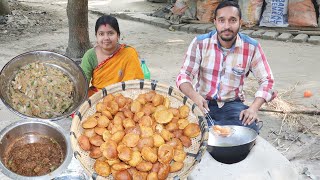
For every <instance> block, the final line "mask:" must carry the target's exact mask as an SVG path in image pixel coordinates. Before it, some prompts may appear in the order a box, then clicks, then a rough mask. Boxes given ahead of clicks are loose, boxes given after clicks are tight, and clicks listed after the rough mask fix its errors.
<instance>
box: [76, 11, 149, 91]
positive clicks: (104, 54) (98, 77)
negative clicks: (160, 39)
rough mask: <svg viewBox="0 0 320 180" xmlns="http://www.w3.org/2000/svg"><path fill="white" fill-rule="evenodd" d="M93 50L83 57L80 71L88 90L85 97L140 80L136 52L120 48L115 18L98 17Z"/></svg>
mask: <svg viewBox="0 0 320 180" xmlns="http://www.w3.org/2000/svg"><path fill="white" fill-rule="evenodd" d="M95 35H96V38H97V43H96V46H95V47H94V48H92V49H89V50H88V51H87V52H86V53H85V54H84V56H83V58H82V62H81V65H80V66H81V68H82V70H83V71H84V73H85V75H86V77H87V80H88V82H91V86H90V88H89V91H88V96H89V97H90V96H91V95H92V94H94V93H95V92H97V91H98V90H100V89H102V88H104V87H105V86H108V85H110V84H114V83H117V82H122V81H127V80H131V79H143V72H142V70H141V67H140V61H139V58H138V53H137V51H136V50H135V49H134V48H133V47H130V46H127V45H125V44H120V43H119V39H120V30H119V25H118V21H117V19H116V18H114V17H112V16H109V15H104V16H101V17H100V18H99V19H98V20H97V22H96V26H95Z"/></svg>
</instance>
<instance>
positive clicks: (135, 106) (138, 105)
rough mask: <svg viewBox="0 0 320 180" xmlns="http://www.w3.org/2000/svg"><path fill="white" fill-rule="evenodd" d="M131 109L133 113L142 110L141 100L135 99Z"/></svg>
mask: <svg viewBox="0 0 320 180" xmlns="http://www.w3.org/2000/svg"><path fill="white" fill-rule="evenodd" d="M130 110H131V112H133V113H137V112H140V111H141V110H142V104H141V103H140V102H139V101H136V100H135V101H133V102H132V103H131V107H130Z"/></svg>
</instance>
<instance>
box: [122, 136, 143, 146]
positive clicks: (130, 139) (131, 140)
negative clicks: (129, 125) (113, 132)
mask: <svg viewBox="0 0 320 180" xmlns="http://www.w3.org/2000/svg"><path fill="white" fill-rule="evenodd" d="M139 139H140V137H139V135H138V134H134V133H129V134H126V135H125V136H124V137H123V139H122V142H123V143H124V144H125V145H126V146H128V147H136V146H137V145H138V142H139Z"/></svg>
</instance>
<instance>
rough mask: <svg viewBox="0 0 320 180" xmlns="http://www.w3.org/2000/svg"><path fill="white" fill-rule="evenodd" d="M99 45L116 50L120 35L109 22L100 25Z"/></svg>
mask: <svg viewBox="0 0 320 180" xmlns="http://www.w3.org/2000/svg"><path fill="white" fill-rule="evenodd" d="M96 37H97V43H98V45H99V46H100V47H101V48H102V49H104V50H107V51H114V50H115V48H116V47H117V44H118V39H119V35H118V33H117V31H116V30H114V29H113V28H112V27H111V26H110V25H109V24H106V25H100V27H99V28H98V31H97V35H96Z"/></svg>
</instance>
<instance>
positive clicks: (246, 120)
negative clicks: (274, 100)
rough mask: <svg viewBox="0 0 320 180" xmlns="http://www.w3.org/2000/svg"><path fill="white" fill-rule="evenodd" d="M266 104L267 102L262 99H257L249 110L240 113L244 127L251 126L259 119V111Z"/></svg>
mask: <svg viewBox="0 0 320 180" xmlns="http://www.w3.org/2000/svg"><path fill="white" fill-rule="evenodd" d="M263 103H265V100H264V99H263V98H261V97H256V98H255V99H254V101H253V103H252V104H251V106H250V107H249V108H248V109H245V110H243V111H241V112H240V116H239V120H240V121H242V124H243V125H250V124H251V123H252V122H254V121H255V120H257V118H258V110H259V108H260V107H261V106H262V104H263Z"/></svg>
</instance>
